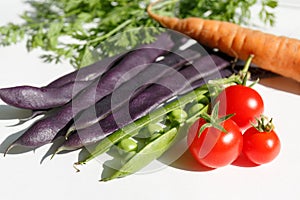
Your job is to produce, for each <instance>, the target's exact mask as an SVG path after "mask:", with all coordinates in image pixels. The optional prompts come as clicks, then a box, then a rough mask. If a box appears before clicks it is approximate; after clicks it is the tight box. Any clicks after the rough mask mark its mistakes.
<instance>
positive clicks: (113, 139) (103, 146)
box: [75, 87, 207, 165]
mask: <svg viewBox="0 0 300 200" xmlns="http://www.w3.org/2000/svg"><path fill="white" fill-rule="evenodd" d="M205 93H207V88H206V87H200V88H198V89H195V90H194V91H192V92H189V93H187V94H186V95H184V96H182V97H180V98H179V99H176V100H174V101H172V102H170V103H169V104H167V105H165V106H163V107H160V108H158V109H156V110H154V111H153V112H151V113H150V114H148V115H146V116H144V117H142V118H140V119H138V120H136V121H135V122H134V123H131V124H129V125H127V126H125V127H124V128H123V129H119V130H118V131H116V132H114V133H113V134H111V135H109V136H108V137H106V138H104V139H103V140H101V141H100V142H99V143H98V144H97V145H96V146H95V147H93V148H92V149H89V150H85V151H89V152H87V155H85V156H84V157H83V158H80V160H79V161H78V162H77V163H75V164H77V165H79V164H84V163H86V162H88V161H90V160H92V159H94V158H95V157H97V156H99V155H101V154H103V153H105V152H106V151H108V150H109V148H110V147H111V146H113V145H114V144H116V143H117V142H119V141H120V140H121V139H123V138H125V137H128V136H134V135H136V134H137V133H138V131H139V130H140V129H141V128H143V127H145V126H147V125H148V124H149V123H153V122H155V121H157V120H159V119H161V117H162V116H165V115H166V114H167V113H169V112H171V111H173V110H176V109H179V108H183V107H184V106H185V105H186V104H188V103H190V102H192V101H194V100H195V99H196V98H197V97H199V96H200V95H203V94H205Z"/></svg>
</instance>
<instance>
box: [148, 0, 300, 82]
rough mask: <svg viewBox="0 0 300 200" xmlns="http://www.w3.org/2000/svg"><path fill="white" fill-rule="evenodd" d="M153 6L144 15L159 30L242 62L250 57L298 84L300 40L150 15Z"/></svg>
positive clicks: (198, 20) (224, 24)
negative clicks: (176, 34)
mask: <svg viewBox="0 0 300 200" xmlns="http://www.w3.org/2000/svg"><path fill="white" fill-rule="evenodd" d="M155 3H157V2H154V3H152V4H150V5H149V6H148V8H147V12H148V14H149V16H150V17H151V18H153V19H154V20H156V21H157V22H159V23H160V24H161V25H162V26H164V27H166V28H169V29H172V30H175V31H178V32H181V33H183V34H185V35H188V36H189V37H191V38H193V39H195V40H196V41H198V42H199V43H200V44H203V45H206V46H208V47H210V48H217V49H219V50H220V51H222V52H224V53H226V54H228V55H230V56H233V57H236V58H239V59H242V60H246V59H247V58H248V57H249V55H250V54H253V55H254V58H253V63H254V64H256V65H257V66H259V67H261V68H263V69H266V70H269V71H272V72H274V73H277V74H280V75H282V76H285V77H289V78H292V79H294V80H296V81H299V82H300V40H297V39H292V38H288V37H283V36H276V35H272V34H268V33H264V32H261V31H257V30H252V29H249V28H244V27H241V26H239V25H237V24H233V23H230V22H223V21H217V20H205V19H201V18H195V17H190V18H185V19H179V18H176V17H167V16H160V15H157V14H155V13H153V12H152V6H153V4H155Z"/></svg>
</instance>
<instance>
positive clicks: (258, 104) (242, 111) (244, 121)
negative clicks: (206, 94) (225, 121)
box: [215, 85, 264, 129]
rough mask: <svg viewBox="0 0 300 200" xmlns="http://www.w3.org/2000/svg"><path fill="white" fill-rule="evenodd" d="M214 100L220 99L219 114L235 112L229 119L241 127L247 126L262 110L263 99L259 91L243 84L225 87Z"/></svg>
mask: <svg viewBox="0 0 300 200" xmlns="http://www.w3.org/2000/svg"><path fill="white" fill-rule="evenodd" d="M215 101H216V102H218V101H220V108H219V113H220V115H227V114H235V115H234V116H233V117H232V118H231V119H232V120H233V121H235V122H236V123H237V125H238V126H239V127H240V128H241V129H247V128H249V127H250V126H251V123H250V122H255V118H257V117H259V116H260V115H261V114H262V113H263V111H264V103H263V99H262V98H261V96H260V95H259V93H258V92H257V91H255V90H254V89H252V88H250V87H247V86H243V85H234V86H229V87H227V88H225V89H224V90H223V91H222V92H221V93H220V94H219V95H218V97H217V98H216V100H215Z"/></svg>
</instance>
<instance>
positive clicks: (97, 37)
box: [0, 0, 277, 68]
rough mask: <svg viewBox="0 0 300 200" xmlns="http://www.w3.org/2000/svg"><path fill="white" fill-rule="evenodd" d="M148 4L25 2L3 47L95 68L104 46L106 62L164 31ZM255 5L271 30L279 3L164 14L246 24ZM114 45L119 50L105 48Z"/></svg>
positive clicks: (170, 6)
mask: <svg viewBox="0 0 300 200" xmlns="http://www.w3.org/2000/svg"><path fill="white" fill-rule="evenodd" d="M149 3H150V0H105V1H99V0H29V1H25V4H28V5H29V6H30V9H28V10H26V11H24V12H23V13H22V14H21V18H22V19H23V22H22V23H20V24H17V23H13V22H10V23H8V24H6V25H4V26H1V27H0V46H9V45H12V44H14V43H18V42H20V41H23V40H25V41H26V47H27V50H28V51H31V50H33V49H36V48H40V49H42V50H44V52H45V53H44V54H43V55H41V58H42V59H43V60H44V61H45V62H55V63H57V62H60V61H62V60H67V61H69V62H70V63H71V64H72V65H73V66H74V67H77V68H80V67H82V66H86V65H88V64H90V63H91V61H92V60H91V59H89V58H91V57H92V54H93V52H94V51H95V48H96V47H97V46H99V44H103V42H104V41H105V43H106V45H104V47H103V48H102V49H101V50H102V51H101V56H103V57H107V56H111V55H115V54H117V53H119V51H120V50H121V51H122V50H124V48H127V47H128V46H135V45H137V44H140V43H151V42H153V41H154V40H155V38H154V37H153V32H158V31H159V29H156V28H155V27H159V24H158V23H156V22H155V21H154V20H152V19H150V18H149V17H148V14H147V12H146V7H147V5H148V4H149ZM255 4H257V5H260V6H261V9H260V12H259V16H260V19H261V20H262V21H263V22H264V23H269V24H271V25H272V24H273V23H274V18H275V17H274V13H273V12H272V9H273V8H275V7H276V6H277V0H261V1H259V3H258V2H257V0H250V1H245V0H222V1H219V0H166V1H164V4H163V5H164V9H160V12H164V13H161V14H168V15H173V16H174V15H176V16H179V17H189V16H195V17H205V18H210V19H219V20H223V21H231V22H234V23H239V24H240V23H243V24H246V23H247V22H249V20H250V18H251V13H250V8H251V7H252V6H254V5H255ZM145 27H148V28H147V29H143V28H145ZM128 30H131V31H128ZM148 32H151V33H152V34H148ZM118 33H120V34H118ZM113 36H114V37H113ZM112 45H113V46H116V48H105V46H109V47H111V46H112Z"/></svg>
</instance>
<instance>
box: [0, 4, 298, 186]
mask: <svg viewBox="0 0 300 200" xmlns="http://www.w3.org/2000/svg"><path fill="white" fill-rule="evenodd" d="M54 2H56V3H58V2H60V3H61V4H59V5H60V6H62V5H65V4H64V3H65V2H64V1H61V0H60V1H54ZM70 2H73V1H70ZM92 2H93V4H92ZM108 2H109V5H108V7H109V6H110V7H114V5H113V4H112V2H110V1H108ZM132 2H135V1H132ZM174 2H177V1H174ZM174 2H173V1H164V2H159V3H161V4H160V6H165V9H167V10H168V9H170V8H173V6H174ZM199 2H202V1H199ZM199 2H198V3H199ZM203 2H205V1H203ZM242 2H244V1H242ZM265 2H269V4H268V6H270V7H275V6H273V5H272V3H274V4H276V2H274V1H265ZM73 3H74V2H73ZM123 3H124V2H123V1H116V4H117V5H116V7H114V8H110V9H116V8H117V7H118V5H119V4H120V5H123V6H124V4H123ZM127 3H128V2H127ZM181 3H189V1H182V2H181ZM91 4H92V5H93V6H95V5H98V6H99V7H100V8H101V9H104V6H106V5H107V4H105V3H98V1H97V2H94V1H91ZM104 4H105V5H104ZM132 4H133V3H132ZM32 5H34V6H35V7H36V8H40V7H39V6H42V5H41V4H38V3H37V4H32ZM55 5H56V4H55ZM76 5H77V4H76ZM82 5H85V4H82ZM130 5H131V4H130ZM130 5H128V6H130ZM146 5H148V3H147V4H146ZM157 5H158V4H157V3H154V4H150V5H149V6H148V7H147V6H146V7H147V8H146V7H145V8H144V9H143V12H145V11H146V9H147V12H145V13H148V14H149V16H150V17H152V18H153V19H155V20H156V21H158V22H159V23H160V24H162V25H163V26H165V27H167V28H170V29H173V30H175V31H179V32H181V33H183V34H179V33H178V32H174V31H170V30H168V31H166V30H165V29H161V28H154V27H152V28H151V30H150V31H149V30H142V31H141V32H140V35H139V36H143V35H145V34H146V33H147V34H146V35H147V37H148V39H149V38H151V39H149V40H151V42H148V43H147V44H144V43H143V44H141V45H139V46H137V47H134V48H128V49H127V50H126V51H122V52H118V53H117V54H116V53H114V54H113V56H109V57H108V58H101V59H100V60H99V61H97V62H95V63H94V64H90V65H88V66H86V67H83V68H81V69H77V70H75V71H74V72H72V73H70V74H67V75H64V76H62V77H61V78H59V79H57V80H54V81H52V82H51V83H49V84H48V85H46V86H44V87H40V88H38V87H32V86H17V87H11V88H2V89H0V98H1V99H2V101H4V102H6V103H7V104H9V105H11V106H14V107H18V108H23V109H30V110H32V116H31V117H29V118H28V119H21V120H23V121H25V120H32V119H33V118H35V117H36V116H38V115H43V117H42V118H41V119H38V120H36V121H34V122H33V123H32V124H31V126H30V127H29V128H28V129H26V130H24V133H23V134H22V135H21V136H20V137H19V138H16V140H15V141H13V142H12V143H11V144H10V145H9V146H8V147H7V149H6V152H5V154H9V153H10V152H11V151H13V150H14V149H15V148H16V147H21V148H29V149H36V148H39V147H41V146H43V145H46V144H49V143H53V146H57V148H56V149H55V150H54V151H53V152H51V153H52V158H53V157H55V156H58V154H60V153H66V152H69V151H74V150H79V149H80V150H81V151H80V154H85V156H84V157H82V156H81V157H79V160H78V161H77V162H76V163H75V165H74V166H75V168H77V166H78V165H82V164H86V163H87V162H89V161H90V160H93V159H97V158H98V156H102V155H103V154H107V155H109V156H110V157H111V160H107V161H106V162H105V163H103V165H104V171H103V173H102V177H101V180H102V181H109V180H112V179H115V178H120V177H125V176H127V175H130V174H133V173H135V172H137V171H139V170H141V169H143V168H144V167H145V166H147V165H148V164H149V163H151V162H152V161H154V160H156V159H158V158H159V157H160V156H161V155H163V154H164V153H165V152H166V151H167V150H169V149H170V148H172V145H174V144H175V143H176V142H178V141H180V140H187V141H186V144H187V147H188V149H189V151H190V152H191V154H192V155H193V157H194V158H195V160H197V161H198V162H199V163H200V164H201V165H204V166H206V167H208V168H219V167H223V166H226V165H229V164H232V163H233V162H234V161H235V160H237V159H238V158H239V156H241V155H245V156H246V157H247V158H248V159H249V161H251V162H253V163H255V164H258V165H260V164H265V163H268V162H270V161H272V160H273V159H275V158H276V157H277V155H278V154H279V152H280V140H279V137H278V136H277V134H276V133H275V131H274V126H273V124H272V119H270V120H269V119H267V117H265V116H264V102H263V99H262V97H261V96H260V94H259V93H258V92H257V91H255V90H254V89H253V88H252V86H253V85H254V84H255V83H256V82H255V81H256V78H259V77H263V76H264V74H267V75H269V73H268V71H269V70H270V71H272V72H274V73H278V74H281V75H284V76H287V77H290V78H294V79H295V80H297V81H299V80H300V73H299V68H297V62H298V60H297V59H298V58H297V59H296V58H294V57H293V56H296V57H297V52H293V53H291V52H290V53H289V54H290V55H288V56H292V57H290V59H286V57H285V59H282V58H280V57H279V58H278V56H279V54H281V53H279V52H282V49H281V48H284V45H296V46H294V47H295V48H298V47H297V45H298V43H299V42H298V41H296V40H292V39H288V38H285V39H281V38H278V37H276V36H272V35H266V34H264V33H261V32H258V31H252V30H250V29H244V28H241V27H239V26H238V25H235V24H232V23H228V22H220V21H214V20H210V21H206V20H204V21H203V20H202V19H200V18H186V19H183V20H180V19H179V18H173V17H165V16H162V15H158V14H155V13H154V11H153V10H152V9H153V8H154V7H155V6H157ZM180 5H181V4H180ZM184 5H185V4H184ZM250 5H251V4H249V5H248V7H249V6H250ZM266 5H267V4H266ZM266 5H265V6H266ZM74 6H75V3H74V5H73V7H72V6H71V7H70V8H69V9H70V10H72V9H73V12H74V13H77V12H79V11H78V10H76V9H75V8H76V7H74ZM89 6H91V5H90V4H89ZM233 7H235V6H233ZM120 8H123V7H120ZM101 9H100V10H101ZM107 9H108V8H107ZM180 9H182V7H180ZM160 10H161V11H164V8H161V7H160ZM114 11H115V10H114ZM119 11H120V10H119ZM190 11H191V13H187V10H185V11H183V10H181V14H182V15H181V16H188V15H190V14H194V12H193V10H190ZM213 11H216V10H213ZM132 12H133V10H132ZM136 12H138V13H139V14H138V15H141V13H140V12H139V10H136ZM244 12H245V11H244ZM107 14H111V13H110V12H108V13H107ZM214 14H216V12H215V13H214ZM53 15H54V14H53ZM102 15H103V14H101V16H102ZM143 16H144V13H143ZM212 16H215V17H216V19H218V16H219V17H220V16H221V15H212ZM24 17H25V16H24ZM86 17H88V16H86ZM89 17H91V16H89ZM130 17H132V15H130ZM269 17H270V16H269ZM271 18H272V17H271ZM25 19H26V20H27V21H29V20H30V18H28V16H27V18H25ZM107 19H110V20H111V19H112V18H111V16H110V17H108V18H107ZM130 19H131V18H130ZM130 19H128V20H129V21H124V23H125V25H126V26H129V25H130V24H132V23H133V22H134V20H133V19H132V20H130ZM142 19H144V18H142ZM230 19H235V18H233V17H232V18H230ZM144 20H146V21H148V20H151V19H150V18H147V19H144ZM240 20H241V21H243V20H245V19H244V18H240ZM151 21H152V22H151V23H153V20H151ZM229 21H230V20H229ZM113 22H114V23H116V22H115V21H113ZM113 22H112V21H108V22H107V23H108V24H111V23H113ZM101 23H103V22H101ZM73 25H74V24H73ZM125 25H124V24H121V25H116V24H115V26H112V27H114V29H113V30H111V32H107V33H106V32H105V31H107V30H104V29H108V28H107V27H103V30H101V33H103V34H104V33H105V34H104V35H102V36H101V37H100V38H105V39H107V38H108V37H110V36H112V34H113V33H115V31H119V30H121V28H122V27H125ZM135 25H136V24H135ZM25 27H26V26H25ZM18 28H20V27H18ZM18 28H16V30H17V29H18ZM53 29H54V28H53ZM60 29H61V30H63V27H62V26H61V28H60ZM0 30H3V29H0ZM99 30H100V29H99ZM99 30H98V31H99ZM216 30H219V31H218V35H217V36H216V34H213V33H214V32H215V31H216ZM23 31H26V30H23ZM232 31H233V32H235V34H231V33H232ZM96 32H97V31H96V30H95V32H94V34H95V35H93V39H92V40H91V41H95V40H97V41H98V42H101V40H102V39H99V40H98V39H97V37H96V36H97V34H96ZM0 33H1V32H0ZM79 33H80V32H77V34H79ZM80 34H84V31H83V30H82V32H81V33H80ZM123 34H128V35H131V36H132V34H136V32H135V31H133V32H130V31H129V32H124V33H122V34H121V36H120V35H118V36H117V37H116V38H118V40H121V39H122V35H123ZM41 35H42V34H41ZM185 35H187V36H189V37H191V38H192V39H195V40H196V41H195V40H193V42H194V43H192V44H190V45H189V46H186V44H187V41H191V40H190V38H187V37H186V36H185ZM81 36H82V35H81ZM81 36H80V35H76V37H79V38H80V37H81ZM85 36H86V37H85V39H86V38H87V37H91V36H87V35H85ZM82 37H83V36H82ZM116 38H114V39H116ZM257 38H259V39H260V40H259V41H261V42H262V43H264V41H262V40H264V39H265V41H269V40H272V41H273V40H274V41H277V43H276V44H275V42H274V43H272V44H269V43H268V45H267V46H264V47H263V48H264V49H261V50H260V49H257V48H256V46H257V45H255V47H254V46H253V44H251V45H250V43H254V42H253V41H254V40H256V39H257ZM56 39H57V38H56ZM114 39H112V41H115V40H114ZM283 40H285V41H286V43H283V42H281V41H283ZM91 41H89V42H88V43H89V45H90V44H91ZM278 41H279V42H278ZM8 43H9V41H8ZM278 43H280V44H283V45H282V47H280V46H279V44H278ZM31 44H33V43H31ZM202 45H203V46H202ZM272 45H273V46H272ZM129 46H130V45H129ZM133 46H134V45H133ZM52 47H53V49H52V50H54V51H56V50H58V49H55V45H54V46H52ZM88 47H89V46H85V45H83V46H82V47H79V46H76V47H75V46H73V47H72V48H73V50H75V49H74V48H78V49H80V48H84V49H85V50H83V51H84V52H86V49H87V48H88ZM130 47H131V46H130ZM214 48H217V49H218V50H216V49H214ZM73 50H72V51H70V50H69V51H70V52H73ZM83 51H82V50H80V52H79V55H80V56H79V57H81V58H80V59H79V60H73V61H72V62H74V63H77V64H78V65H81V64H82V63H83V62H81V61H82V57H84V55H83V54H85V53H82V52H83ZM270 51H273V52H270ZM70 52H69V54H70ZM266 52H268V53H267V54H266ZM56 53H57V52H56ZM64 53H66V52H64ZM272 53H274V54H272ZM62 54H63V53H61V55H58V57H57V60H59V58H60V56H62ZM69 54H66V55H69ZM275 54H276V56H275ZM271 55H272V56H271ZM277 55H278V56H277ZM280 56H281V55H280ZM285 56H287V55H285ZM273 57H275V58H277V59H276V60H272V59H273ZM47 59H50V60H52V59H53V58H50V57H48V58H47ZM238 59H240V60H239V61H238ZM242 60H243V61H246V62H240V61H242ZM252 60H253V63H254V64H256V65H251V62H252ZM281 60H284V61H285V62H286V63H283V61H281ZM286 60H287V61H286ZM79 63H80V64H79ZM298 63H299V62H298ZM287 65H289V68H287V69H286V68H284V67H285V66H287ZM258 66H259V67H261V68H263V69H260V68H258ZM283 69H284V70H283ZM266 70H268V71H266ZM249 73H250V74H251V76H249ZM298 75H299V76H298ZM250 78H251V80H252V81H253V84H252V85H250V86H247V84H248V80H249V79H250ZM179 153H180V152H179ZM181 153H183V152H181ZM104 172H105V173H104Z"/></svg>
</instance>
